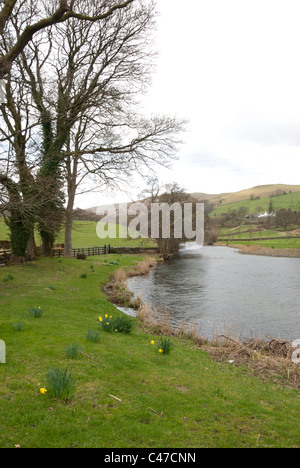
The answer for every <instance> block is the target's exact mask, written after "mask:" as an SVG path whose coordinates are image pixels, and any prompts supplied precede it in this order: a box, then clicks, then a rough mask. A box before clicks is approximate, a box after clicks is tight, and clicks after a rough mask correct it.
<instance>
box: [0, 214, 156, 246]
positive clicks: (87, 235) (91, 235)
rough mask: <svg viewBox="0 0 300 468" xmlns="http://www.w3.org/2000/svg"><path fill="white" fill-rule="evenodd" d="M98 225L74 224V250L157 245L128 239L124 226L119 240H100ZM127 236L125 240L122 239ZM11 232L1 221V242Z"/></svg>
mask: <svg viewBox="0 0 300 468" xmlns="http://www.w3.org/2000/svg"><path fill="white" fill-rule="evenodd" d="M96 226H97V223H96V222H93V221H74V223H73V248H78V247H92V246H95V245H96V246H98V247H101V246H102V245H105V244H106V245H107V244H110V245H112V246H114V247H122V246H124V247H139V246H142V247H153V246H154V245H155V244H154V243H153V241H151V240H150V239H131V238H128V237H126V230H125V228H124V227H123V226H117V238H108V239H99V237H98V236H97V232H96ZM111 226H112V225H111ZM64 235H65V233H64V230H62V231H61V233H60V235H59V236H58V238H57V240H56V243H58V244H63V243H64V241H65V240H64ZM121 235H122V236H125V238H123V237H122V238H121ZM8 239H9V231H8V228H7V226H6V225H5V223H4V221H3V219H0V240H8ZM36 243H37V245H40V237H39V235H38V234H36Z"/></svg>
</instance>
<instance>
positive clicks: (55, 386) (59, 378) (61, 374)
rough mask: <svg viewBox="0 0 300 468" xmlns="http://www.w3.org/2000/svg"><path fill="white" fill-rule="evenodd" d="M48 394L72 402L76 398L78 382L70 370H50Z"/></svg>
mask: <svg viewBox="0 0 300 468" xmlns="http://www.w3.org/2000/svg"><path fill="white" fill-rule="evenodd" d="M46 382H47V392H49V394H50V395H52V396H53V397H54V398H57V399H58V400H64V401H66V400H70V399H71V398H72V397H73V396H75V392H76V382H75V379H74V377H73V376H72V373H71V371H68V369H62V370H61V369H49V370H48V373H47V375H46Z"/></svg>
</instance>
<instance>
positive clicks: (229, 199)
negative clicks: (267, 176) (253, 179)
mask: <svg viewBox="0 0 300 468" xmlns="http://www.w3.org/2000/svg"><path fill="white" fill-rule="evenodd" d="M278 192H282V193H283V192H286V193H290V192H291V193H294V192H300V185H285V184H272V185H258V186H256V187H252V188H249V189H246V190H241V191H239V192H232V193H220V194H218V195H209V194H205V193H193V194H192V195H193V196H194V197H195V198H197V199H198V200H205V199H206V200H209V201H210V202H211V203H215V204H216V205H219V204H222V205H229V204H232V203H237V202H241V201H246V200H250V198H258V197H259V198H270V197H271V196H274V195H275V194H276V195H277V194H278Z"/></svg>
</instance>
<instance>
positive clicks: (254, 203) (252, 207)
mask: <svg viewBox="0 0 300 468" xmlns="http://www.w3.org/2000/svg"><path fill="white" fill-rule="evenodd" d="M272 204H273V208H274V211H279V210H280V209H291V210H293V211H299V210H300V192H294V193H288V194H287V195H279V196H277V197H273V198H272ZM269 206H270V197H266V198H261V199H260V200H250V199H248V200H243V201H236V202H234V203H229V204H222V205H219V206H217V207H216V208H215V209H214V210H213V211H212V213H211V216H215V215H216V216H220V215H221V214H222V213H227V212H228V211H229V210H239V208H241V207H244V208H247V209H248V213H249V214H252V213H258V212H264V211H267V210H268V209H269Z"/></svg>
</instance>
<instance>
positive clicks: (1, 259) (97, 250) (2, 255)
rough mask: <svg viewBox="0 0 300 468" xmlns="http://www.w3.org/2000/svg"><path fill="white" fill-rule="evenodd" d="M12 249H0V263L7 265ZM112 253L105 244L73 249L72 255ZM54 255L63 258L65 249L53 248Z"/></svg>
mask: <svg viewBox="0 0 300 468" xmlns="http://www.w3.org/2000/svg"><path fill="white" fill-rule="evenodd" d="M11 253H12V251H11V250H1V251H0V265H1V266H5V265H7V263H8V262H9V260H10V257H11ZM109 253H111V248H110V245H104V246H103V247H86V248H80V249H72V257H74V258H76V257H77V255H80V254H84V255H86V256H87V257H92V256H95V255H107V254H109ZM52 256H53V257H56V258H61V257H63V256H64V249H60V248H59V249H52Z"/></svg>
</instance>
